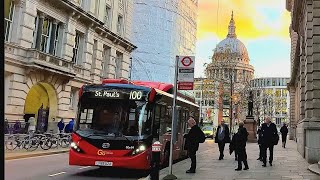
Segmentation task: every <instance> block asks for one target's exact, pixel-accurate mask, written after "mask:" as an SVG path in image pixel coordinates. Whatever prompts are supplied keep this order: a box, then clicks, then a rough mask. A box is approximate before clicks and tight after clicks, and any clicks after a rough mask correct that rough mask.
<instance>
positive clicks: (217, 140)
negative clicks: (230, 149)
mask: <svg viewBox="0 0 320 180" xmlns="http://www.w3.org/2000/svg"><path fill="white" fill-rule="evenodd" d="M224 128H225V130H224V132H225V134H224V139H223V140H222V141H219V139H218V134H219V132H220V129H221V126H218V128H217V132H216V137H215V139H214V140H215V142H216V143H219V142H224V143H230V131H229V127H228V125H226V124H225V125H224Z"/></svg>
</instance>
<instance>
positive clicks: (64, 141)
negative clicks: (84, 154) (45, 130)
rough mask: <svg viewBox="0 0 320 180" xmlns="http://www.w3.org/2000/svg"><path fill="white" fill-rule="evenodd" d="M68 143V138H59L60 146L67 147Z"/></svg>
mask: <svg viewBox="0 0 320 180" xmlns="http://www.w3.org/2000/svg"><path fill="white" fill-rule="evenodd" d="M69 145H70V142H69V140H68V138H63V139H60V146H61V147H62V148H67V147H68V146H69Z"/></svg>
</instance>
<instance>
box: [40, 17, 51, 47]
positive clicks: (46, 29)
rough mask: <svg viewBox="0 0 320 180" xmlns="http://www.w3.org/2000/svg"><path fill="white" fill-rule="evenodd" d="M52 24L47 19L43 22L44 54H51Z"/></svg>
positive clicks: (42, 43) (42, 45)
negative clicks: (50, 37)
mask: <svg viewBox="0 0 320 180" xmlns="http://www.w3.org/2000/svg"><path fill="white" fill-rule="evenodd" d="M51 28H52V26H51V23H50V21H49V19H48V18H45V19H44V20H43V26H42V34H41V51H42V52H49V46H50V45H49V43H50V40H49V36H50V34H49V32H50V31H51Z"/></svg>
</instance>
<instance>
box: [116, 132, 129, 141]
mask: <svg viewBox="0 0 320 180" xmlns="http://www.w3.org/2000/svg"><path fill="white" fill-rule="evenodd" d="M116 137H124V138H126V140H128V141H132V140H130V139H129V138H127V137H126V136H125V135H123V134H122V133H121V132H119V133H118V136H116Z"/></svg>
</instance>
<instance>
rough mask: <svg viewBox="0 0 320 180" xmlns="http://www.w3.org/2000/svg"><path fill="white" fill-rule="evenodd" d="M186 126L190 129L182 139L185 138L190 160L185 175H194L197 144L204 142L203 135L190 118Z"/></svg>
mask: <svg viewBox="0 0 320 180" xmlns="http://www.w3.org/2000/svg"><path fill="white" fill-rule="evenodd" d="M188 126H189V127H190V128H191V129H190V131H189V133H188V134H186V135H184V138H186V148H187V151H188V155H189V157H190V159H191V167H190V169H189V170H187V171H186V173H195V172H196V165H197V158H196V153H197V151H198V149H199V143H201V142H204V140H205V135H204V133H203V132H202V130H201V129H200V128H199V127H198V126H197V123H196V121H195V120H194V119H193V118H192V117H190V119H189V120H188Z"/></svg>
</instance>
